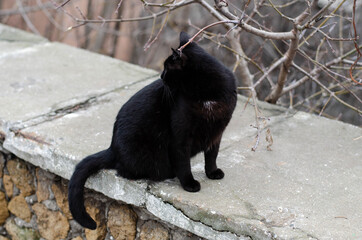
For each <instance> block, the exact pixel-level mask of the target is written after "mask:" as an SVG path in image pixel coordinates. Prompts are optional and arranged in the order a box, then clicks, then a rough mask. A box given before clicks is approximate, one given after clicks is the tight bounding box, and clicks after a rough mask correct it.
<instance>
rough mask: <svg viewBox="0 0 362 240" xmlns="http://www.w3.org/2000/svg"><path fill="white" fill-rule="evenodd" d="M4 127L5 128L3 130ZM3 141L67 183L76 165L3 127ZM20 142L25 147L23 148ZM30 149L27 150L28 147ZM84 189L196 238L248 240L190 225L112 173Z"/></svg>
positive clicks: (141, 187) (142, 187)
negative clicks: (194, 235) (122, 203)
mask: <svg viewBox="0 0 362 240" xmlns="http://www.w3.org/2000/svg"><path fill="white" fill-rule="evenodd" d="M6 125H7V124H5V126H6ZM6 128H7V129H4V126H3V129H4V130H5V133H6V138H5V141H4V142H3V148H4V149H5V150H7V151H9V152H11V153H13V154H15V155H16V156H18V157H19V158H21V159H23V160H25V161H27V162H29V163H31V164H33V165H35V166H38V167H40V168H42V169H44V170H47V171H50V172H52V173H54V174H56V175H58V176H61V177H63V178H65V179H68V180H69V179H70V177H71V174H72V172H73V169H74V167H75V165H76V163H77V161H75V159H73V158H72V157H71V156H67V155H65V154H62V153H60V152H58V151H57V150H56V149H53V148H51V147H49V146H46V145H39V144H37V143H31V141H30V140H27V139H24V138H21V137H16V136H15V134H14V133H13V132H11V131H9V128H8V127H6ZM24 141H26V142H27V143H26V145H27V147H26V148H25V147H24V146H25V144H24ZM29 146H31V147H29ZM86 187H87V188H90V189H93V190H95V191H97V192H101V193H103V194H104V195H106V196H108V197H110V198H112V199H115V200H120V201H123V202H125V203H127V204H132V205H134V206H138V207H144V208H146V209H147V210H148V211H149V212H151V213H152V214H154V215H155V216H156V217H158V218H160V219H161V220H163V221H166V222H168V223H170V224H172V225H175V226H177V227H180V228H182V229H185V230H187V231H189V232H192V233H194V234H196V235H198V236H200V237H203V238H206V239H210V240H246V239H250V238H249V237H244V236H236V235H235V234H233V233H230V232H220V231H217V230H215V229H213V228H212V227H210V226H207V225H205V224H203V223H201V222H197V221H193V220H192V219H190V218H189V217H187V216H186V215H185V214H184V213H183V212H182V211H180V210H178V209H176V208H175V207H174V206H172V205H171V204H169V203H166V202H164V201H163V200H162V199H160V198H158V197H156V196H155V195H153V194H152V193H150V192H149V191H148V184H147V182H145V181H130V180H127V179H123V178H119V177H117V176H116V175H115V173H114V171H109V170H103V171H101V172H100V173H98V174H97V175H95V176H93V177H91V178H89V179H88V181H87V183H86Z"/></svg>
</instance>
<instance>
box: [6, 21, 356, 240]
mask: <svg viewBox="0 0 362 240" xmlns="http://www.w3.org/2000/svg"><path fill="white" fill-rule="evenodd" d="M7 39H13V40H12V41H8V40H7ZM22 39H30V40H22ZM31 39H33V38H32V35H29V34H27V33H24V32H21V31H19V30H14V29H10V28H8V27H6V26H3V25H0V49H2V47H1V46H5V45H6V47H7V49H8V50H0V63H1V65H0V68H1V69H6V71H5V72H6V74H1V75H0V83H1V84H2V87H1V88H0V103H1V108H0V133H1V136H2V140H1V138H0V141H1V142H0V145H1V146H2V149H3V151H4V150H6V151H9V152H11V153H13V154H15V155H17V156H18V157H20V158H22V159H24V160H26V161H28V162H30V163H32V164H34V165H36V166H39V167H41V168H43V169H44V170H48V171H50V172H53V173H55V174H57V175H59V176H61V177H63V178H66V179H69V178H70V176H71V174H72V172H73V169H74V166H75V164H76V163H77V162H79V161H80V160H81V159H82V158H84V157H85V156H87V155H89V154H92V153H94V152H97V151H99V150H102V149H105V148H106V147H108V144H109V143H110V139H111V134H112V127H113V122H114V119H115V116H116V114H117V112H118V110H119V108H120V107H121V106H122V104H123V103H124V102H125V101H127V99H128V98H129V97H130V96H132V95H133V94H134V93H135V92H136V91H138V90H139V89H141V88H142V87H144V86H145V85H147V84H149V83H150V82H152V81H154V80H155V79H156V78H157V76H158V73H156V72H154V71H152V70H148V69H144V68H140V67H139V66H134V65H131V64H128V63H124V62H121V61H118V60H116V59H112V58H108V57H105V56H101V55H98V54H94V53H90V52H87V51H84V50H80V49H75V48H71V47H68V46H65V45H62V44H59V43H50V42H47V41H46V40H44V39H42V38H37V37H34V41H33V40H31ZM24 42H25V43H26V44H24ZM13 53H16V54H13ZM20 65H21V66H22V70H21V71H19V66H20ZM1 72H4V71H1ZM245 102H246V100H245V99H244V98H241V97H240V98H239V101H238V106H237V110H236V111H235V113H234V115H233V119H232V121H231V123H230V125H229V126H228V128H227V131H226V132H225V134H224V137H223V141H222V146H221V151H220V154H219V158H218V163H219V165H220V167H221V168H223V170H224V171H225V173H226V176H225V179H223V180H220V181H212V180H209V179H207V178H206V176H205V174H204V171H203V156H202V155H199V156H197V157H195V159H193V161H192V168H193V172H194V174H195V177H196V178H197V179H198V180H199V181H200V182H201V187H202V190H201V191H200V192H199V193H187V192H185V191H183V190H182V189H181V188H180V186H179V183H178V182H177V180H169V181H165V182H161V183H154V182H149V181H129V180H126V179H122V178H119V177H116V176H115V174H114V172H113V171H102V172H100V173H99V174H97V175H96V176H94V177H91V178H90V179H89V180H88V181H87V184H86V186H87V187H88V188H91V189H94V190H96V191H99V192H101V193H103V194H105V195H106V196H109V197H111V198H113V199H116V200H121V201H123V202H125V203H129V204H132V205H135V206H139V207H142V208H144V209H146V210H147V211H149V212H150V213H152V214H153V215H155V216H156V217H157V218H159V219H161V220H163V221H166V222H168V223H170V224H172V225H175V226H178V227H180V228H183V229H185V230H187V231H190V232H192V233H194V234H196V235H198V236H200V237H203V238H206V239H220V240H221V239H222V240H224V239H332V238H333V239H359V238H362V228H361V224H360V223H361V222H362V202H361V201H360V199H361V197H362V188H361V182H362V175H361V172H362V161H361V159H362V149H361V143H362V139H361V138H359V137H360V136H361V135H362V130H361V129H360V128H358V127H355V126H352V125H348V124H344V123H341V122H337V121H331V120H328V119H325V118H321V117H316V116H313V115H310V114H307V113H301V112H299V113H295V112H288V111H287V110H286V109H283V108H280V107H276V106H272V105H269V104H265V103H260V105H261V106H262V111H263V114H264V115H265V116H266V117H268V118H270V121H269V122H268V126H269V127H270V129H271V131H272V135H273V138H274V145H273V146H272V149H273V151H267V150H266V146H267V143H266V142H265V141H264V140H263V139H262V141H261V143H260V146H259V148H258V150H257V152H252V151H251V150H250V148H251V146H252V145H253V140H254V136H255V129H254V128H252V127H250V125H251V124H254V112H253V107H252V106H250V104H248V105H247V107H246V108H245V110H244V106H245ZM263 138H265V136H263Z"/></svg>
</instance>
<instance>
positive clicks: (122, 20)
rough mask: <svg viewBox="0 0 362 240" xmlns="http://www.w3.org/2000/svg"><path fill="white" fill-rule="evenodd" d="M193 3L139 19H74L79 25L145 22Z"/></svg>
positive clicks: (184, 3) (186, 3)
mask: <svg viewBox="0 0 362 240" xmlns="http://www.w3.org/2000/svg"><path fill="white" fill-rule="evenodd" d="M192 3H195V0H189V1H184V2H181V3H179V4H175V5H173V6H172V7H169V8H168V9H165V10H163V11H160V12H158V13H155V14H152V15H149V16H145V17H139V18H119V19H102V20H98V19H79V18H74V19H75V21H76V22H77V23H80V24H83V25H84V24H87V23H111V22H136V21H145V20H150V19H154V18H155V17H159V16H162V15H164V14H167V13H168V12H169V11H174V10H176V9H178V8H180V7H184V6H186V5H189V4H192Z"/></svg>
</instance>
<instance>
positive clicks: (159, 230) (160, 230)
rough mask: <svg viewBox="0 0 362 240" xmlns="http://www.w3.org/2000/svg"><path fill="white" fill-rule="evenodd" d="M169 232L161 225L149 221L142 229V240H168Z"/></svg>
mask: <svg viewBox="0 0 362 240" xmlns="http://www.w3.org/2000/svg"><path fill="white" fill-rule="evenodd" d="M168 239H170V236H169V232H168V231H167V229H166V228H164V227H163V226H162V225H161V224H159V223H157V222H155V221H148V222H146V223H145V224H143V225H142V227H141V233H140V240H168Z"/></svg>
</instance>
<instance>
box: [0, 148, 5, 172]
mask: <svg viewBox="0 0 362 240" xmlns="http://www.w3.org/2000/svg"><path fill="white" fill-rule="evenodd" d="M4 167H5V158H4V156H3V155H2V154H1V153H0V178H2V177H3V171H4Z"/></svg>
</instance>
